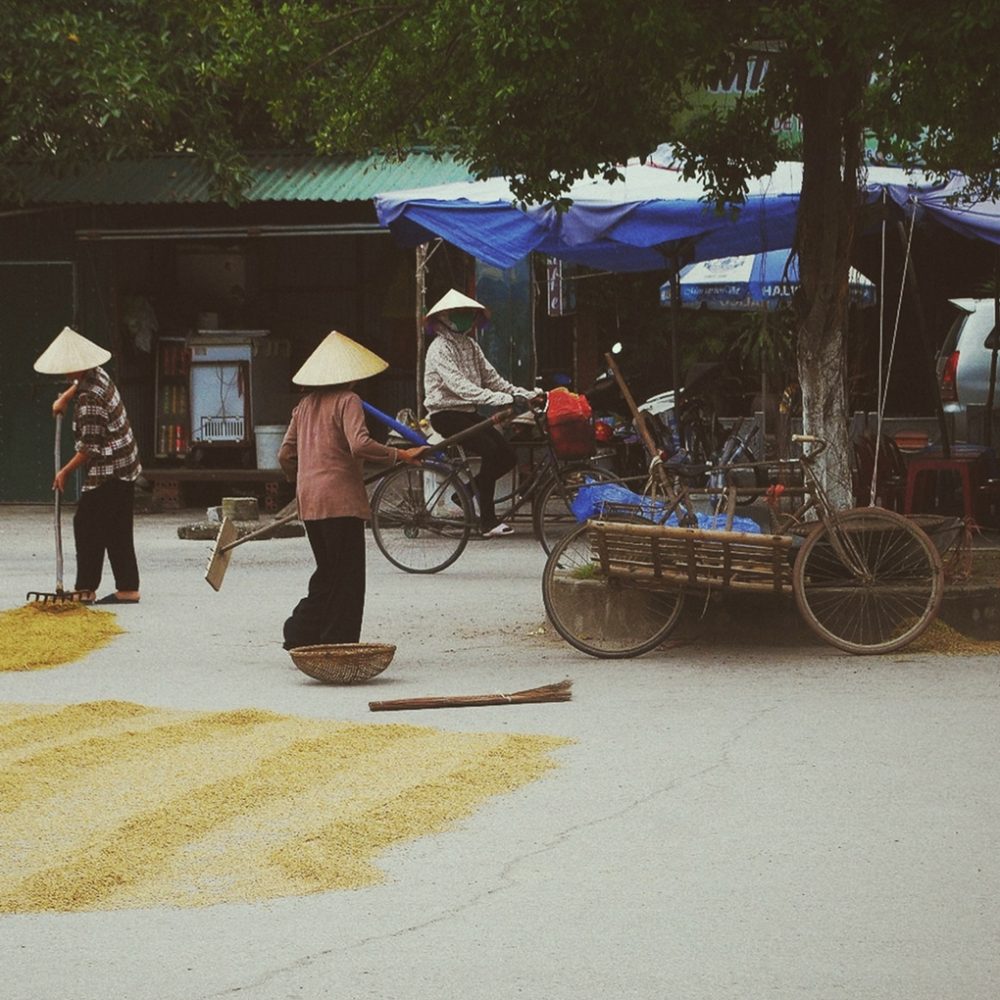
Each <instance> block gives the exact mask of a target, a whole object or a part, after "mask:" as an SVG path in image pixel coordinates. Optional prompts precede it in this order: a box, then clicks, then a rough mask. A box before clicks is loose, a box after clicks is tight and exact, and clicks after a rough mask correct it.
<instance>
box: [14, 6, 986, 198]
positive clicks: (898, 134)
mask: <svg viewBox="0 0 1000 1000" xmlns="http://www.w3.org/2000/svg"><path fill="white" fill-rule="evenodd" d="M998 29H1000V7H998V6H997V5H996V4H994V3H989V2H980V3H966V4H962V5H949V4H938V5H933V6H928V5H916V6H915V5H913V4H910V3H907V2H905V0H825V2H819V3H817V2H815V0H804V2H785V3H770V4H769V3H759V4H758V3H753V4H748V3H740V2H733V0H686V2H678V0H658V2H656V3H635V2H623V0H388V2H381V3H380V2H371V3H364V2H337V0H326V2H320V0H280V2H279V0H112V2H106V3H97V2H92V0H63V2H57V0H13V2H8V3H6V4H3V5H2V6H0V49H2V58H0V163H8V164H9V163H12V162H24V161H29V162H30V161H34V162H41V163H44V164H47V165H54V166H67V165H72V164H77V163H81V162H88V161H92V160H100V159H114V158H122V157H135V156H144V155H148V154H150V153H156V152H168V151H174V150H190V151H192V152H194V153H196V154H197V155H198V156H199V157H201V158H202V159H203V160H204V161H205V162H206V163H208V164H210V165H211V166H212V167H213V169H214V170H215V171H216V173H217V174H218V176H219V178H220V184H222V183H225V184H228V190H229V191H230V193H233V191H234V190H235V189H234V186H233V185H234V183H238V180H239V177H240V166H241V160H240V154H241V151H243V150H246V149H251V148H266V147H274V146H278V145H296V146H313V147H314V148H316V149H317V150H320V151H324V152H339V151H346V152H357V153H367V152H369V151H370V150H372V149H373V148H382V149H394V148H395V149H400V150H402V149H406V148H408V147H410V146H412V145H415V144H423V145H426V144H430V145H432V146H435V147H438V148H447V149H450V150H453V151H455V152H456V153H457V154H458V155H459V156H460V157H462V158H464V159H466V160H467V161H468V162H469V164H470V165H471V166H472V168H473V169H474V170H476V171H478V172H480V173H481V174H484V175H486V174H492V173H497V172H500V173H505V174H512V175H516V176H517V177H518V178H520V179H519V181H518V190H519V192H520V193H522V194H526V195H527V194H531V195H534V196H538V197H555V196H558V195H559V194H560V193H561V191H562V190H564V188H565V186H566V184H567V183H569V182H570V181H572V180H573V179H575V178H577V177H579V176H581V175H582V174H583V173H584V172H585V171H588V170H594V171H603V172H604V173H606V174H608V175H613V173H614V165H615V164H616V163H621V162H623V161H624V160H625V159H626V158H628V157H629V156H633V155H636V154H641V153H643V152H646V151H648V150H650V149H652V148H653V147H655V146H656V145H657V144H658V143H659V142H660V141H663V140H665V139H669V140H674V141H676V142H677V143H678V148H679V149H680V151H681V152H682V153H685V154H686V155H687V156H688V157H689V161H690V169H691V170H692V171H693V172H699V173H701V174H702V175H703V176H704V177H705V178H707V179H708V180H709V182H710V183H711V184H712V185H714V186H715V188H716V189H717V190H718V192H719V194H720V195H721V196H723V197H732V196H734V195H738V194H739V192H740V190H741V189H742V184H743V181H744V178H745V176H746V174H747V173H748V172H756V171H766V170H767V169H769V167H770V166H771V165H772V164H773V162H774V160H775V159H776V158H777V157H778V155H779V149H778V143H777V139H776V138H775V135H774V133H773V131H772V129H771V122H772V121H773V120H774V119H775V118H784V117H787V116H788V115H790V114H799V115H803V114H806V115H807V114H808V112H809V108H808V107H805V106H804V102H806V101H807V100H808V94H807V91H808V87H807V86H806V85H807V83H808V81H809V80H810V79H815V78H820V77H829V76H830V75H837V76H839V77H840V78H841V79H842V80H844V81H845V82H846V81H850V83H851V85H852V86H854V87H855V88H856V89H857V100H856V101H855V102H854V104H853V106H852V107H851V108H850V114H851V115H852V116H853V117H854V122H853V124H854V125H856V126H857V127H858V128H861V127H862V126H863V127H867V128H869V129H871V130H872V131H873V132H874V133H875V134H876V135H878V136H879V137H880V139H881V140H882V143H883V147H884V149H885V150H886V152H887V153H889V154H891V155H893V156H896V157H909V156H913V155H919V156H921V157H922V158H923V159H924V161H925V162H926V163H927V164H928V165H929V166H931V167H935V168H940V169H948V168H952V167H956V168H961V169H964V170H966V171H967V172H969V173H972V174H974V175H975V176H976V177H977V179H978V180H980V181H981V182H983V183H985V184H987V185H995V183H996V179H997V173H996V164H997V161H998V156H997V153H998V150H997V134H998V132H1000V127H998V122H1000V111H998V109H1000V74H998V72H997V68H998V67H997V63H998V59H1000V56H998V54H997V49H996V46H995V38H996V36H997V31H998ZM748 54H756V55H758V56H763V57H766V58H767V59H768V61H769V71H768V73H767V76H766V78H765V80H764V86H763V88H762V89H761V90H760V91H759V92H758V93H757V94H756V95H755V96H752V97H748V98H747V99H746V100H741V101H737V102H735V103H733V104H732V105H731V106H729V108H728V109H726V110H721V109H719V108H716V109H714V110H710V111H706V112H704V113H702V114H699V115H697V116H691V115H685V109H686V107H687V106H688V98H689V96H690V95H691V93H692V92H693V91H695V90H697V89H699V88H702V87H704V86H706V85H711V84H712V83H714V82H715V81H717V80H719V79H720V78H724V77H727V76H732V74H733V69H734V66H738V65H740V64H741V63H742V62H743V61H744V60H745V57H746V56H747V55H748Z"/></svg>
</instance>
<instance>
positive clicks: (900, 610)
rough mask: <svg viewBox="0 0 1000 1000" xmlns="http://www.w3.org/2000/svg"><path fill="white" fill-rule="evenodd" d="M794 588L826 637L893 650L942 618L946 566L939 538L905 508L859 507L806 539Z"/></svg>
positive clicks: (857, 649)
mask: <svg viewBox="0 0 1000 1000" xmlns="http://www.w3.org/2000/svg"><path fill="white" fill-rule="evenodd" d="M792 590H793V592H794V594H795V603H796V604H797V605H798V608H799V611H800V612H801V613H802V617H803V618H805V620H806V622H807V624H808V625H809V627H810V628H811V629H812V630H813V631H814V632H815V633H816V634H817V635H818V636H820V638H822V639H825V640H826V641H827V642H829V643H831V644H832V645H834V646H836V647H837V648H838V649H843V650H846V651H847V652H849V653H891V652H892V651H893V650H896V649H901V648H902V647H903V646H905V645H906V644H907V643H908V642H910V641H911V640H913V639H915V638H916V637H917V636H918V635H920V633H921V632H923V631H924V629H925V628H927V626H928V625H929V624H930V623H931V622H932V621H933V620H934V618H935V617H936V615H937V613H938V609H939V608H940V607H941V600H942V598H943V596H944V571H943V570H942V567H941V557H940V556H939V555H938V552H937V549H935V548H934V545H933V543H932V542H931V540H930V539H929V538H928V537H927V535H926V534H925V533H924V532H923V531H922V530H921V529H920V528H918V527H917V526H916V525H915V524H913V523H911V522H910V521H908V520H907V519H906V518H905V517H903V516H902V515H901V514H897V513H895V512H894V511H889V510H881V509H879V508H870V509H857V510H849V511H845V512H843V513H840V514H835V515H833V516H832V517H831V518H830V520H829V521H828V522H826V523H824V524H821V525H820V526H819V527H817V528H816V529H815V530H814V531H813V532H812V533H811V534H810V535H809V536H808V537H807V538H806V540H805V542H804V543H803V545H802V548H801V549H800V550H799V553H798V556H796V559H795V566H794V567H793V569H792Z"/></svg>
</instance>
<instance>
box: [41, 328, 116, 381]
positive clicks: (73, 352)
mask: <svg viewBox="0 0 1000 1000" xmlns="http://www.w3.org/2000/svg"><path fill="white" fill-rule="evenodd" d="M110 358H111V352H110V351H106V350H105V349H104V348H103V347H98V346H97V344H95V343H94V342H93V341H91V340H87V338H86V337H81V336H80V334H78V333H77V332H76V330H71V329H70V328H69V327H68V326H64V327H63V330H62V333H60V334H59V336H58V337H56V339H55V340H53V341H52V343H51V344H49V346H48V347H46V348H45V350H44V351H43V352H42V353H41V355H40V356H39V358H38V360H37V361H36V362H35V371H36V372H41V373H42V374H43V375H67V374H68V373H69V372H85V371H89V370H90V369H91V368H96V367H97V366H98V365H103V364H104V362H105V361H108V360H109V359H110Z"/></svg>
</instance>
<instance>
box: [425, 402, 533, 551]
mask: <svg viewBox="0 0 1000 1000" xmlns="http://www.w3.org/2000/svg"><path fill="white" fill-rule="evenodd" d="M482 419H483V418H482V417H480V416H477V415H476V414H475V413H464V412H463V411H461V410H442V411H441V412H440V413H435V414H433V415H432V416H431V427H433V428H434V430H436V431H437V432H438V434H443V435H444V436H445V437H449V436H451V435H452V434H457V433H458V432H459V431H464V430H465V429H466V427H471V426H472V425H473V424H478V423H479V422H480V421H481V420H482ZM462 447H464V448H467V449H468V450H469V451H471V452H472V453H473V454H475V455H478V456H479V457H480V458H481V459H482V464H481V465H480V467H479V473H478V474H477V475H476V477H475V479H474V482H475V484H476V490H477V491H478V492H479V513H480V520H481V523H482V529H483V531H489V530H490V529H491V528H495V527H496V526H497V524H498V521H497V515H496V508H495V506H494V500H495V494H496V488H497V480H498V479H499V478H500V477H501V476H503V475H505V474H506V473H508V472H510V470H511V469H513V468H514V466H515V465H517V454H516V453H515V451H514V449H513V448H512V447H511V446H510V445H509V444H508V443H507V439H506V438H505V437H504V436H503V435H502V434H501V433H500V432H499V431H498V430H497V429H496V428H495V427H487V428H486V429H485V430H482V431H479V433H477V434H473V435H472V437H468V438H466V439H465V440H464V441H463V442H462Z"/></svg>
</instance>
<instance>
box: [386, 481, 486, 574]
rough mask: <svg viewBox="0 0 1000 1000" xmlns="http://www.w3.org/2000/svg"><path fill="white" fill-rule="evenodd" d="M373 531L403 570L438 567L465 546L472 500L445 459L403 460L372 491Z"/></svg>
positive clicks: (424, 570) (433, 570)
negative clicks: (417, 462)
mask: <svg viewBox="0 0 1000 1000" xmlns="http://www.w3.org/2000/svg"><path fill="white" fill-rule="evenodd" d="M371 507H372V534H373V535H374V537H375V544H376V545H377V546H378V547H379V549H381V550H382V554H383V555H384V556H385V557H386V559H388V560H389V562H391V563H392V564H393V566H398V567H399V568H400V569H402V570H405V571H406V572H407V573H437V572H439V571H441V570H443V569H445V568H446V567H448V566H450V565H451V564H452V563H453V562H454V561H455V560H456V559H457V558H458V557H459V556H460V555H461V554H462V552H463V550H464V549H465V546H466V545H467V544H468V541H469V536H470V535H471V534H472V528H473V525H474V524H475V517H474V515H473V512H472V500H471V499H470V497H469V494H468V492H467V490H466V488H465V486H464V485H463V484H462V482H461V480H460V479H459V477H458V475H457V473H456V472H455V471H454V470H453V469H451V468H450V467H449V466H446V465H434V464H431V463H426V464H421V465H401V466H399V467H398V468H396V469H393V470H392V472H390V473H389V474H388V475H387V476H386V477H385V478H384V479H382V481H381V482H380V483H379V484H378V486H376V487H375V492H374V493H373V494H372V500H371Z"/></svg>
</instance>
